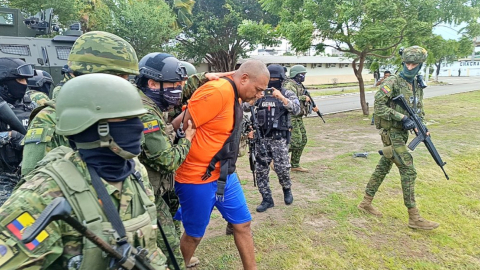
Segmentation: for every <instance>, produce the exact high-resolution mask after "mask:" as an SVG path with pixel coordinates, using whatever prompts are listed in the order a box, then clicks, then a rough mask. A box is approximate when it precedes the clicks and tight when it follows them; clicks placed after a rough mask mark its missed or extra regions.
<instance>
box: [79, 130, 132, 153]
mask: <svg viewBox="0 0 480 270" xmlns="http://www.w3.org/2000/svg"><path fill="white" fill-rule="evenodd" d="M98 135H99V136H100V140H97V141H93V142H85V143H84V142H81V143H80V142H75V146H76V148H77V149H94V148H99V147H108V148H109V149H110V150H112V152H114V153H115V154H117V155H118V156H120V157H122V158H124V159H132V158H134V157H136V156H137V155H134V154H132V153H130V152H128V151H125V150H123V149H122V148H121V147H120V146H119V145H118V144H117V143H116V142H115V140H114V139H113V137H112V136H110V129H109V125H108V122H107V121H100V122H99V123H98Z"/></svg>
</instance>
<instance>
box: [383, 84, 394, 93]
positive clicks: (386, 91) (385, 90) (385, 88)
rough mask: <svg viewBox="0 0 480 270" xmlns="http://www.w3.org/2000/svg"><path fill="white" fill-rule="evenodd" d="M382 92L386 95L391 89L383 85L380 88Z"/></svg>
mask: <svg viewBox="0 0 480 270" xmlns="http://www.w3.org/2000/svg"><path fill="white" fill-rule="evenodd" d="M382 91H383V92H384V93H385V94H388V93H390V92H391V91H392V89H390V87H388V85H384V86H383V87H382Z"/></svg>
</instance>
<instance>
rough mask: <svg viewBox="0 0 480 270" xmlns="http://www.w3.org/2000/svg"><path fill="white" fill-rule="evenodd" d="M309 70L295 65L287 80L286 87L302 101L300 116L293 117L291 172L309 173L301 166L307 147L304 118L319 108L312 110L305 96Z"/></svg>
mask: <svg viewBox="0 0 480 270" xmlns="http://www.w3.org/2000/svg"><path fill="white" fill-rule="evenodd" d="M306 73H307V69H306V68H305V67H304V66H302V65H295V66H293V67H292V68H291V69H290V79H287V80H285V83H284V87H285V88H286V89H289V90H291V91H294V92H295V94H296V95H297V96H298V100H299V101H300V114H298V115H292V142H291V144H290V148H289V152H292V157H291V159H290V163H291V165H292V168H291V171H292V172H294V171H297V172H308V169H306V168H303V167H301V166H300V157H301V156H302V153H303V149H304V148H305V145H307V131H306V130H305V125H304V124H303V116H307V115H308V114H309V113H310V112H311V110H313V111H314V112H317V111H318V108H317V107H313V108H311V106H312V104H311V102H310V98H309V97H308V96H307V95H305V86H303V82H304V81H305V74H306Z"/></svg>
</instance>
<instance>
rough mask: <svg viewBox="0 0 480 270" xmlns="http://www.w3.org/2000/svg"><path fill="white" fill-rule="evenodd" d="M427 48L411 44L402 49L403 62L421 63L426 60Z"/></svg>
mask: <svg viewBox="0 0 480 270" xmlns="http://www.w3.org/2000/svg"><path fill="white" fill-rule="evenodd" d="M427 55H428V53H427V50H425V49H424V48H422V47H420V46H411V47H408V48H406V49H404V50H403V52H402V61H403V62H404V63H414V64H421V63H423V62H425V61H426V60H427Z"/></svg>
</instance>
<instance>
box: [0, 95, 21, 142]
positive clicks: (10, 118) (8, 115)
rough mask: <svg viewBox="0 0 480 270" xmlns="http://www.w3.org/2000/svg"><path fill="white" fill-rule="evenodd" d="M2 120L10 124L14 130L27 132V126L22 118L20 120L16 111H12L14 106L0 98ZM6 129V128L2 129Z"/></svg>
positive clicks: (0, 116)
mask: <svg viewBox="0 0 480 270" xmlns="http://www.w3.org/2000/svg"><path fill="white" fill-rule="evenodd" d="M0 122H3V123H5V124H7V125H9V126H10V128H11V129H12V130H15V131H17V132H18V133H21V134H22V135H25V134H27V131H26V130H25V127H24V126H23V125H22V123H21V122H20V120H18V118H17V116H16V115H15V113H14V112H13V111H12V108H10V106H8V103H7V102H6V101H5V100H3V99H1V98H0ZM2 131H6V130H2Z"/></svg>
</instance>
